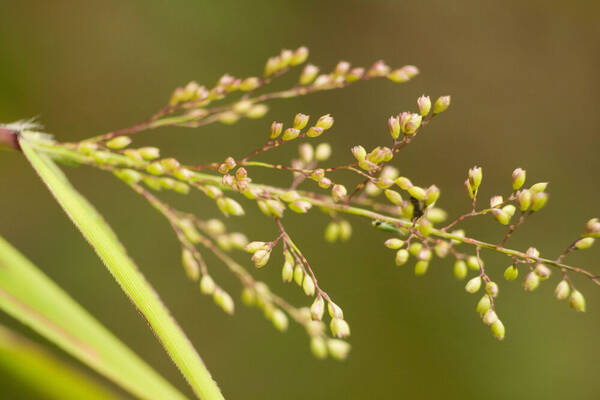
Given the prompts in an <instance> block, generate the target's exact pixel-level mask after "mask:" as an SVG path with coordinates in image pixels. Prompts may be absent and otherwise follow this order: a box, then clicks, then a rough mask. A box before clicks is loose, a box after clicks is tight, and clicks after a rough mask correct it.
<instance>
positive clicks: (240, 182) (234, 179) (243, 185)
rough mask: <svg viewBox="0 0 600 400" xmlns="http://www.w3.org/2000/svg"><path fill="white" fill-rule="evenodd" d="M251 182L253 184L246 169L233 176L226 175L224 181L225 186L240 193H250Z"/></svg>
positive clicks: (236, 172) (242, 168) (237, 171)
mask: <svg viewBox="0 0 600 400" xmlns="http://www.w3.org/2000/svg"><path fill="white" fill-rule="evenodd" d="M250 182H252V179H250V178H249V177H248V171H246V168H244V167H240V168H238V169H237V170H236V171H235V174H233V175H231V174H228V173H225V174H224V175H223V180H222V183H223V185H225V186H229V187H230V188H232V189H233V190H235V191H238V192H240V193H245V192H247V191H248V188H249V185H250Z"/></svg>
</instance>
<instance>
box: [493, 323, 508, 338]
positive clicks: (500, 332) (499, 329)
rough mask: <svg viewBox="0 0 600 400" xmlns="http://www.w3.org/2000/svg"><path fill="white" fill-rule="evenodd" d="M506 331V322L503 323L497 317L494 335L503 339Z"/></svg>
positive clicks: (494, 324)
mask: <svg viewBox="0 0 600 400" xmlns="http://www.w3.org/2000/svg"><path fill="white" fill-rule="evenodd" d="M505 333H506V331H505V329H504V324H502V321H500V320H499V319H497V320H496V321H495V322H494V323H493V324H492V335H494V337H495V338H496V339H498V340H502V339H504V334H505Z"/></svg>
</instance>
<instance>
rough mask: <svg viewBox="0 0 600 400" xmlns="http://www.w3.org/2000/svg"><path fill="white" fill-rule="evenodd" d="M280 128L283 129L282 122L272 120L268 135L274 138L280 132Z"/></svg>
mask: <svg viewBox="0 0 600 400" xmlns="http://www.w3.org/2000/svg"><path fill="white" fill-rule="evenodd" d="M282 129H283V123H281V122H277V121H273V123H272V124H271V134H270V136H269V137H270V138H271V139H276V138H277V137H279V135H280V134H281V130H282Z"/></svg>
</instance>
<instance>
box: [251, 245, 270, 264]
mask: <svg viewBox="0 0 600 400" xmlns="http://www.w3.org/2000/svg"><path fill="white" fill-rule="evenodd" d="M270 257H271V251H270V250H264V249H263V250H258V251H256V253H254V255H253V256H252V262H253V263H254V266H255V267H256V268H262V267H264V266H265V265H267V263H268V262H269V258H270Z"/></svg>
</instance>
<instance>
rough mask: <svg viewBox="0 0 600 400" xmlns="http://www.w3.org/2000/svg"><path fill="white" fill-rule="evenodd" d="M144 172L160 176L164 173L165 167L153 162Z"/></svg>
mask: <svg viewBox="0 0 600 400" xmlns="http://www.w3.org/2000/svg"><path fill="white" fill-rule="evenodd" d="M146 172H148V173H151V174H152V175H162V174H164V173H165V167H164V166H163V165H162V164H161V163H159V162H153V163H151V164H148V166H147V167H146Z"/></svg>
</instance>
